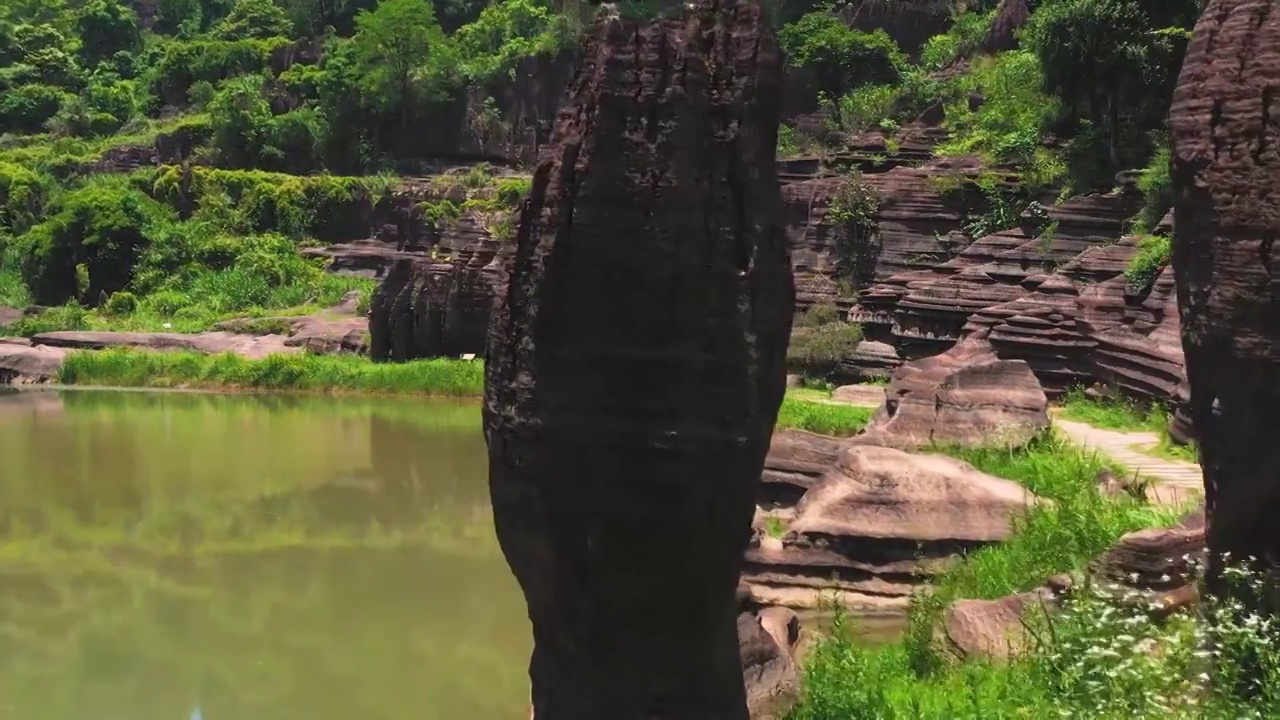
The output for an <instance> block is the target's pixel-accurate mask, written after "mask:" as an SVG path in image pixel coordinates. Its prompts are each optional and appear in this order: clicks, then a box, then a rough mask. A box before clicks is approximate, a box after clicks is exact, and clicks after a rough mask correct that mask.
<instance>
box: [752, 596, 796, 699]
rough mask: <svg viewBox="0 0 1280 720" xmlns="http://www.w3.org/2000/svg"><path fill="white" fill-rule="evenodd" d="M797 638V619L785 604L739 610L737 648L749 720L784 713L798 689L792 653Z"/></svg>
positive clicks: (793, 654)
mask: <svg viewBox="0 0 1280 720" xmlns="http://www.w3.org/2000/svg"><path fill="white" fill-rule="evenodd" d="M740 609H742V608H740ZM799 641H800V621H799V619H798V618H797V617H796V614H795V613H794V612H792V611H791V610H789V609H787V608H781V607H769V608H753V609H748V610H746V611H745V612H740V613H739V615H738V652H739V657H740V659H741V662H742V680H743V684H744V685H745V686H746V692H747V709H748V711H749V713H750V716H751V719H752V720H774V719H775V718H782V717H785V714H786V710H787V709H788V708H789V707H790V705H791V703H792V701H793V700H794V699H795V697H796V696H797V694H798V691H799V685H800V683H799V675H800V674H799V671H798V668H797V665H796V657H795V651H796V645H797V644H798V643H799Z"/></svg>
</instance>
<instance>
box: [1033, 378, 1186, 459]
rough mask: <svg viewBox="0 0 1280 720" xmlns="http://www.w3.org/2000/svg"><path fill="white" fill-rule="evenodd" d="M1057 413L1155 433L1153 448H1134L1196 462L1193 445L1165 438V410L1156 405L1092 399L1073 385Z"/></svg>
mask: <svg viewBox="0 0 1280 720" xmlns="http://www.w3.org/2000/svg"><path fill="white" fill-rule="evenodd" d="M1058 416H1059V417H1061V418H1063V419H1064V420H1074V421H1076V422H1082V423H1085V424H1087V425H1092V426H1093V427H1096V428H1102V429H1104V430H1121V431H1126V432H1149V433H1155V435H1156V437H1158V438H1159V441H1158V442H1157V443H1156V445H1155V446H1154V447H1150V448H1142V447H1138V449H1139V450H1142V451H1143V452H1146V453H1147V454H1149V455H1153V456H1156V457H1160V458H1164V459H1166V460H1176V461H1180V462H1189V463H1198V462H1200V458H1199V455H1198V454H1197V451H1196V447H1195V445H1194V444H1192V445H1178V444H1175V443H1174V442H1173V439H1172V438H1170V437H1169V411H1168V410H1167V409H1166V408H1165V407H1164V406H1162V405H1159V404H1152V405H1150V406H1144V405H1141V404H1139V403H1136V402H1134V401H1132V400H1129V399H1126V398H1123V397H1114V398H1109V399H1106V400H1094V399H1093V398H1090V397H1087V396H1086V395H1085V394H1084V392H1083V391H1082V390H1080V389H1079V388H1073V389H1072V390H1071V391H1070V392H1068V393H1067V394H1066V396H1065V397H1063V399H1062V410H1061V412H1060V413H1059V414H1058Z"/></svg>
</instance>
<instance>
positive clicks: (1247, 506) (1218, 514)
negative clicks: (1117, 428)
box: [1170, 0, 1280, 593]
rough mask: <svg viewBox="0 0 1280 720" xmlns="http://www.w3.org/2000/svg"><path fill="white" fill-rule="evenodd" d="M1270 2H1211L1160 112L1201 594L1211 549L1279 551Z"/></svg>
mask: <svg viewBox="0 0 1280 720" xmlns="http://www.w3.org/2000/svg"><path fill="white" fill-rule="evenodd" d="M1277 87H1280V2H1277V1H1276V0H1249V1H1246V2H1238V1H1234V0H1210V2H1209V4H1208V7H1207V8H1206V9H1205V12H1204V15H1203V16H1202V17H1201V18H1200V21H1199V23H1197V25H1196V29H1195V34H1194V36H1193V38H1192V41H1191V45H1190V47H1189V49H1188V52H1187V59H1186V62H1185V64H1184V66H1183V68H1182V75H1181V77H1180V79H1179V82H1178V89H1177V92H1176V93H1175V95H1174V100H1173V107H1172V110H1171V112H1170V126H1171V130H1172V139H1173V181H1174V190H1175V204H1174V218H1175V220H1176V223H1177V227H1178V232H1177V234H1176V235H1175V239H1174V251H1173V265H1174V269H1175V272H1176V275H1177V280H1178V282H1177V286H1178V287H1177V293H1178V305H1179V306H1180V307H1181V309H1182V317H1183V319H1184V321H1185V327H1184V328H1183V348H1184V350H1185V352H1186V360H1187V376H1188V380H1189V382H1190V389H1191V408H1192V415H1193V418H1194V423H1195V427H1196V430H1197V433H1198V434H1199V436H1200V453H1201V464H1202V466H1203V468H1204V476H1205V498H1206V501H1207V512H1208V517H1207V526H1208V528H1207V532H1206V538H1207V541H1208V546H1209V551H1210V556H1211V557H1210V565H1209V583H1208V587H1209V589H1210V591H1212V592H1215V593H1222V592H1223V591H1224V590H1225V588H1224V586H1223V583H1222V581H1221V575H1220V570H1221V568H1222V560H1221V556H1220V553H1224V552H1230V553H1231V555H1232V556H1233V557H1234V558H1243V557H1258V558H1260V559H1262V560H1263V561H1264V562H1265V563H1266V564H1268V565H1272V566H1274V564H1275V563H1277V561H1278V560H1280V534H1277V533H1276V531H1275V521H1274V518H1275V516H1276V513H1277V512H1280V445H1278V444H1277V443H1276V441H1275V439H1276V430H1277V428H1280V251H1277V248H1276V247H1275V244H1276V242H1275V238H1276V236H1277V234H1278V233H1280V209H1277V208H1280V156H1277V155H1276V148H1277V147H1280V123H1276V122H1274V121H1273V118H1272V117H1271V114H1272V113H1273V112H1276V109H1275V108H1274V107H1273V106H1274V104H1275V103H1274V99H1275V95H1276V88H1277Z"/></svg>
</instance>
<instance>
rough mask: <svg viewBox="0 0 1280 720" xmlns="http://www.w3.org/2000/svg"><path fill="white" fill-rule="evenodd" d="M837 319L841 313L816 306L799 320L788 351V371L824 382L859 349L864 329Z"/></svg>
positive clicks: (831, 307) (831, 308)
mask: <svg viewBox="0 0 1280 720" xmlns="http://www.w3.org/2000/svg"><path fill="white" fill-rule="evenodd" d="M836 318H838V312H837V311H836V310H835V308H834V307H833V306H829V305H815V306H813V307H811V308H810V309H809V310H808V311H806V312H805V313H804V314H803V315H802V316H801V317H800V318H799V321H798V322H797V323H796V327H795V328H794V329H793V330H792V332H791V344H790V345H789V346H788V347H787V367H788V369H790V370H792V371H794V372H798V373H800V374H801V375H804V376H806V377H810V378H823V377H826V376H828V375H830V374H831V373H833V372H835V370H836V367H837V366H838V365H839V364H840V362H841V361H842V360H844V359H845V358H847V357H849V356H850V355H852V354H853V353H854V352H855V351H856V350H857V349H858V344H859V343H861V342H862V327H861V326H859V325H856V324H853V323H846V322H841V321H839V320H838V319H836Z"/></svg>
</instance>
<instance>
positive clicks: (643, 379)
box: [484, 0, 794, 720]
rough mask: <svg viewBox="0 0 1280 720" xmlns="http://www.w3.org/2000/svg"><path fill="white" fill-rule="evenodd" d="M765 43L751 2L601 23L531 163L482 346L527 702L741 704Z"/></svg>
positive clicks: (785, 309)
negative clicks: (742, 573) (739, 600)
mask: <svg viewBox="0 0 1280 720" xmlns="http://www.w3.org/2000/svg"><path fill="white" fill-rule="evenodd" d="M780 82H781V60H780V57H779V53H778V51H777V48H776V43H775V40H774V38H773V36H772V33H771V32H770V31H769V30H768V29H767V27H766V26H765V24H764V20H763V18H762V15H761V11H760V9H759V8H758V6H756V5H755V4H753V3H737V2H728V1H724V0H704V1H703V2H701V3H699V4H697V5H696V6H695V7H694V8H692V9H690V10H688V11H687V12H686V14H685V15H684V16H683V17H682V18H673V19H667V20H661V21H654V22H651V23H637V22H635V21H627V20H616V19H615V20H602V21H601V22H600V23H599V24H598V25H597V26H596V27H595V28H594V29H593V31H592V34H591V39H590V40H588V42H587V44H586V46H585V47H584V54H583V58H582V62H581V64H580V66H579V69H578V72H577V74H576V76H575V78H574V81H573V83H572V85H571V86H570V90H569V95H568V98H567V100H566V102H565V103H564V105H563V108H562V110H561V112H560V115H559V118H558V119H557V122H556V127H555V131H554V133H553V142H552V145H551V147H550V148H549V149H548V152H547V153H546V154H545V155H544V158H543V160H542V162H541V163H540V164H539V166H538V168H537V171H536V172H535V175H534V180H533V187H532V192H531V194H530V197H529V199H528V201H527V202H526V204H525V208H524V210H523V211H522V214H521V217H520V220H519V223H518V225H517V231H516V247H515V248H514V254H513V256H512V257H511V259H510V264H509V265H507V270H508V271H509V276H508V277H507V278H506V282H505V287H506V289H505V290H503V291H502V293H501V294H500V296H499V302H498V303H497V305H496V306H495V310H494V316H493V318H492V322H491V324H490V329H489V342H488V362H487V363H486V368H485V370H486V392H485V408H484V419H485V434H486V439H487V441H488V444H489V460H490V462H489V473H490V488H491V496H492V500H493V509H494V518H495V523H496V527H497V532H498V538H499V542H500V544H501V546H502V549H503V552H504V554H505V555H506V558H507V561H508V562H509V564H510V565H511V567H512V570H513V571H514V573H515V575H516V578H517V580H518V581H519V583H520V586H521V588H522V590H523V592H524V595H525V599H526V601H527V604H528V608H529V616H530V618H531V620H532V622H533V633H534V644H535V647H534V652H533V657H532V660H531V663H530V676H531V679H532V685H533V687H532V701H533V705H534V711H535V715H536V717H537V720H570V719H572V720H598V719H599V718H606V717H607V718H617V719H618V720H641V719H643V720H653V719H656V718H661V719H662V720H695V719H696V720H730V719H731V720H743V719H745V718H746V717H747V698H746V693H745V690H744V687H743V667H742V662H741V657H740V647H739V643H738V638H737V626H736V625H737V622H736V620H737V617H738V613H737V611H736V608H735V603H734V591H735V587H736V585H737V581H738V574H739V570H740V568H741V566H742V557H743V551H744V549H745V546H746V544H747V541H748V539H749V536H750V522H751V517H752V512H753V509H754V500H755V487H756V484H757V483H758V481H759V477H760V473H761V469H762V467H763V464H764V457H765V453H766V452H767V450H768V446H769V435H770V431H771V430H772V427H773V424H774V421H775V419H776V415H777V408H778V406H779V404H780V403H781V400H782V395H783V391H784V383H785V369H784V362H785V352H786V345H787V340H788V336H789V333H790V324H791V316H792V311H793V302H794V290H793V285H792V280H791V274H790V271H789V263H788V257H787V244H786V238H785V235H784V233H783V230H782V227H781V224H780V219H779V214H780V213H779V209H780V198H779V196H778V184H777V178H776V176H775V170H774V158H773V154H774V149H775V146H776V129H777V124H778V110H777V103H778V99H779V96H780V87H779V86H780Z"/></svg>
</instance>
